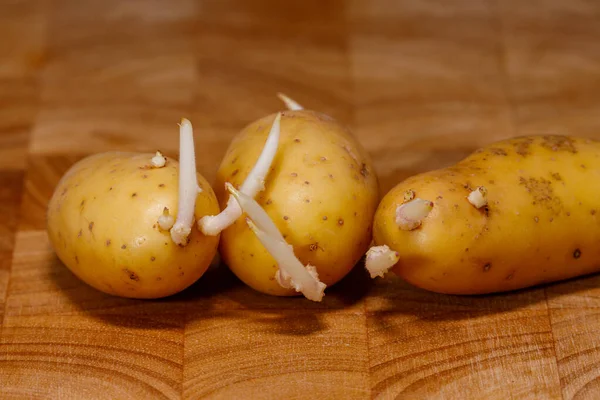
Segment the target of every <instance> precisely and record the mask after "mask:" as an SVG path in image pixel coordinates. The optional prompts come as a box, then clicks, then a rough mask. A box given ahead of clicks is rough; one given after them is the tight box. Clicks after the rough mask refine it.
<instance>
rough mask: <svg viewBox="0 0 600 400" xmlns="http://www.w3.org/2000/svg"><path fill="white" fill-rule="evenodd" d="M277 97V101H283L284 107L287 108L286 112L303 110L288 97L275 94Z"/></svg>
mask: <svg viewBox="0 0 600 400" xmlns="http://www.w3.org/2000/svg"><path fill="white" fill-rule="evenodd" d="M277 97H279V100H281V101H283V104H285V106H286V107H287V109H288V110H291V111H298V110H304V107H302V106H301V105H300V104H298V103H297V102H296V101H295V100H293V99H291V98H290V97H288V96H286V95H285V94H283V93H277Z"/></svg>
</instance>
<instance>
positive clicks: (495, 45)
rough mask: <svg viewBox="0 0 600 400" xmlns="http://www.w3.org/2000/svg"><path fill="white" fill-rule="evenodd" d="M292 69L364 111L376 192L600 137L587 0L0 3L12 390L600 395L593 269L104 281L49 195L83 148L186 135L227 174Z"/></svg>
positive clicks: (293, 79)
mask: <svg viewBox="0 0 600 400" xmlns="http://www.w3.org/2000/svg"><path fill="white" fill-rule="evenodd" d="M277 92H284V93H286V94H288V95H290V96H292V97H293V98H295V99H296V100H297V101H298V102H299V103H301V104H303V105H305V106H307V107H309V108H313V109H316V110H319V111H323V112H325V113H328V114H329V115H332V116H334V117H335V118H337V119H338V120H339V121H340V122H342V123H344V124H347V125H348V126H350V127H351V128H352V130H353V132H354V134H355V135H356V137H357V139H358V140H359V141H360V142H361V143H362V144H363V145H364V146H365V148H366V149H367V150H368V151H369V153H370V154H371V156H372V158H373V160H374V162H375V165H376V169H377V173H378V175H379V179H380V183H381V192H382V194H383V193H385V192H386V191H387V190H389V189H390V188H391V187H392V186H393V185H395V184H396V183H397V182H399V181H400V180H401V179H403V178H406V177H408V176H410V175H413V174H416V173H419V172H423V171H427V170H430V169H434V168H439V167H444V166H447V165H450V164H452V163H454V162H456V161H458V160H460V159H461V158H463V157H464V156H466V155H467V154H469V153H470V152H471V151H473V150H474V149H475V148H477V147H479V146H482V145H485V144H487V143H490V142H492V141H496V140H500V139H503V138H507V137H512V136H515V135H521V134H530V133H541V132H546V133H548V132H549V133H567V134H573V135H578V136H586V137H595V138H599V139H600V117H599V116H600V113H599V112H598V110H600V96H599V95H598V93H600V3H599V2H597V1H594V0H573V1H560V0H532V1H527V2H523V1H519V0H502V1H500V0H480V1H471V0H426V1H412V0H371V1H368V2H367V1H357V0H334V1H328V2H322V1H318V0H308V1H302V2H300V1H288V2H281V1H277V0H258V1H252V2H248V1H243V0H224V1H220V0H219V1H217V0H172V1H169V2H164V1H160V0H131V1H126V2H124V1H119V0H108V1H93V0H53V1H47V0H29V1H21V0H7V1H2V2H0V215H2V219H1V220H0V382H1V384H0V398H2V399H4V398H6V399H9V398H15V399H22V398H61V399H79V398H86V399H94V398H169V399H200V398H208V399H217V398H227V399H228V398H257V399H281V398H290V399H296V398H298V399H299V398H319V399H329V398H331V399H340V398H344V399H346V398H348V399H370V398H373V399H374V398H377V399H392V398H393V399H395V398H401V399H404V398H406V399H429V398H432V399H457V398H458V399H502V400H504V399H509V398H514V399H569V400H571V399H596V398H599V397H600V383H599V382H600V350H598V349H600V337H599V336H598V334H597V332H598V331H599V330H600V313H599V312H598V310H600V300H599V299H600V278H599V277H598V276H589V277H581V278H578V279H573V280H570V281H567V282H561V283H555V284H548V285H545V286H542V287H535V288H530V289H526V290H521V291H519V292H514V293H506V294H502V295H494V296H475V297H462V296H444V295H438V294H433V293H427V292H424V291H421V290H418V289H416V288H414V287H412V286H410V285H408V284H406V283H404V282H402V281H401V280H400V279H398V278H395V277H392V276H390V277H386V278H385V279H377V280H371V279H369V278H368V276H367V274H366V273H365V271H364V269H363V268H362V267H361V266H357V268H356V269H355V270H354V271H352V272H351V273H350V274H349V275H348V276H347V277H346V278H345V279H344V280H343V281H341V282H340V283H339V284H337V285H335V286H333V287H331V288H329V289H328V291H327V294H326V296H325V299H324V301H323V302H322V303H313V302H310V301H307V300H305V299H303V298H300V297H297V298H274V297H270V296H266V295H263V294H260V293H258V292H255V291H252V290H251V289H249V288H248V287H246V286H245V285H244V284H243V283H242V282H240V281H239V280H238V279H237V278H236V277H235V276H234V275H233V274H232V273H231V272H230V271H229V270H228V268H227V266H226V265H223V264H222V263H220V261H219V259H218V258H217V259H215V261H214V262H213V265H212V266H211V267H210V268H209V270H208V271H207V273H206V274H205V275H204V276H203V277H202V278H201V279H200V280H199V281H198V282H196V283H195V284H194V285H192V286H191V287H190V288H188V289H187V290H185V291H183V292H181V293H179V294H177V295H175V296H172V297H170V298H167V299H161V300H152V301H141V300H132V299H124V298H117V297H112V296H109V295H105V294H103V293H101V292H98V291H96V290H94V289H92V288H90V287H89V286H87V285H86V284H84V283H83V282H82V281H80V280H79V279H77V278H76V277H75V276H74V275H73V274H72V273H71V272H69V271H68V270H67V269H66V268H65V267H64V265H62V264H61V262H60V261H59V260H58V259H57V257H56V255H55V254H54V251H53V249H52V247H51V246H50V244H49V241H48V237H47V235H46V232H45V212H46V205H47V203H48V200H49V198H50V196H51V195H52V192H53V190H54V187H55V186H56V184H57V182H58V180H59V179H60V177H61V176H62V175H63V174H64V173H65V172H66V171H67V170H68V169H69V168H70V167H71V166H72V165H73V163H75V162H76V161H77V160H79V159H80V158H81V157H84V156H86V155H88V154H92V153H95V152H101V151H107V150H130V151H155V150H157V149H160V150H162V151H163V152H165V153H166V154H167V155H172V156H176V155H177V149H178V127H177V123H178V122H179V120H180V118H181V117H188V118H190V119H191V121H192V123H193V124H194V127H195V128H196V129H195V136H196V155H197V165H198V169H199V171H200V172H201V173H202V174H203V175H205V176H206V177H207V178H208V179H209V180H210V181H211V182H212V181H213V180H214V177H215V172H216V170H217V168H218V165H219V162H220V160H221V159H222V157H223V155H224V153H225V151H226V148H227V146H228V145H229V143H230V141H231V139H232V138H233V136H234V135H235V134H236V133H237V132H238V131H240V130H241V129H242V128H243V127H244V126H245V125H247V124H248V123H250V122H252V121H253V120H255V119H257V118H260V117H263V116H265V115H268V114H271V113H274V112H276V111H279V110H281V109H282V108H283V105H282V104H281V102H280V101H279V100H278V99H277V98H276V96H275V95H276V93H277Z"/></svg>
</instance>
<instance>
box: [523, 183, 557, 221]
mask: <svg viewBox="0 0 600 400" xmlns="http://www.w3.org/2000/svg"><path fill="white" fill-rule="evenodd" d="M519 184H520V185H521V186H524V187H525V190H527V192H528V193H529V194H530V195H531V196H532V197H533V200H534V203H533V204H540V205H541V206H542V207H544V208H546V209H547V210H549V211H551V212H552V213H554V214H558V213H559V212H560V211H561V209H562V202H561V200H560V199H559V198H558V197H555V196H554V191H553V189H552V182H550V181H549V180H548V179H544V178H533V177H530V178H527V179H526V178H524V177H520V178H519Z"/></svg>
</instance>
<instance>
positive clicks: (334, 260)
mask: <svg viewBox="0 0 600 400" xmlns="http://www.w3.org/2000/svg"><path fill="white" fill-rule="evenodd" d="M275 116H276V115H275V114H273V115H270V116H267V117H264V118H262V119H260V120H258V121H255V122H253V123H251V124H250V125H248V126H247V127H246V128H245V129H244V130H243V131H242V132H240V134H238V135H237V136H236V137H235V138H234V140H233V141H232V143H231V144H230V147H229V149H228V150H227V153H226V155H225V157H224V159H223V160H222V163H221V165H220V167H219V170H218V173H217V181H216V185H215V191H216V193H217V197H218V198H219V201H220V205H221V208H223V207H224V206H225V204H226V203H227V201H228V199H229V193H228V192H226V191H225V183H226V182H230V183H231V184H233V186H235V187H239V186H240V185H241V184H242V182H244V180H245V179H246V177H247V176H248V174H249V173H250V170H251V169H252V167H253V165H254V164H255V162H256V160H257V158H258V157H259V154H260V153H261V150H262V149H263V146H264V145H265V140H266V139H267V135H268V134H269V130H270V128H271V126H272V124H273V122H274V119H275ZM280 124H281V128H280V130H281V134H280V135H281V136H280V138H279V146H278V149H277V153H276V155H275V158H274V159H273V163H272V165H271V169H270V172H269V173H268V175H267V176H266V179H265V182H264V184H265V189H264V191H262V192H260V193H259V194H258V195H257V198H256V200H257V202H258V203H259V204H260V206H261V207H262V208H263V209H264V210H265V211H266V212H267V214H268V215H269V217H270V218H271V219H272V220H273V221H274V222H275V225H276V226H277V228H278V229H279V230H280V231H281V233H282V235H283V238H284V239H285V241H286V242H287V243H289V244H290V245H292V246H293V250H294V253H295V255H296V256H297V258H298V259H299V260H300V261H301V262H302V263H303V264H304V265H306V264H310V265H311V266H314V267H316V271H317V273H318V277H319V279H320V280H321V281H322V282H323V283H325V284H326V285H328V286H329V285H333V284H335V283H336V282H338V281H339V280H340V279H342V278H343V277H344V276H345V275H347V274H348V272H349V271H350V270H351V269H352V267H353V266H354V265H355V264H356V263H357V262H358V261H359V259H360V258H361V257H362V256H363V255H364V253H365V251H366V249H367V248H368V246H369V244H370V241H371V233H372V229H371V224H372V220H373V215H374V212H375V209H376V207H377V202H378V183H377V178H376V175H375V173H374V170H373V167H372V165H371V161H370V159H369V156H368V155H367V154H366V152H365V151H364V150H363V148H362V147H361V145H360V144H359V143H358V142H357V141H356V140H355V139H354V138H353V136H352V135H351V134H350V133H349V131H348V130H347V129H345V128H344V127H342V126H341V125H340V124H339V123H337V122H336V121H335V120H333V119H332V118H330V117H328V116H326V115H324V114H321V113H318V112H314V111H309V110H295V111H285V112H282V113H281V120H280ZM220 252H221V256H222V258H223V260H224V261H225V263H226V264H227V265H228V266H229V268H230V269H231V270H232V271H233V272H234V274H235V275H237V276H238V277H239V278H240V279H241V280H242V281H243V282H245V283H246V284H247V285H249V286H250V287H252V288H254V289H255V290H257V291H260V292H263V293H267V294H271V295H279V296H289V295H296V294H298V293H297V292H296V291H294V290H293V289H289V288H284V287H282V286H281V285H280V284H279V283H278V282H277V280H276V273H277V271H278V265H277V263H276V262H275V260H274V258H273V257H272V256H271V255H270V254H269V252H267V251H266V250H265V248H264V247H263V245H262V244H261V243H260V241H259V240H258V239H257V237H256V235H255V234H254V233H253V231H252V230H251V229H250V228H249V227H248V225H247V223H246V221H245V216H242V217H240V218H239V219H237V221H236V222H235V223H234V224H233V225H231V226H230V227H228V228H227V229H225V230H224V231H223V232H222V233H221V243H220Z"/></svg>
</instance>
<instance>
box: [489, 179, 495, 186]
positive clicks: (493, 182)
mask: <svg viewBox="0 0 600 400" xmlns="http://www.w3.org/2000/svg"><path fill="white" fill-rule="evenodd" d="M488 182H489V183H490V185H493V184H495V183H496V181H495V180H493V179H490V180H489V181H488Z"/></svg>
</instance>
